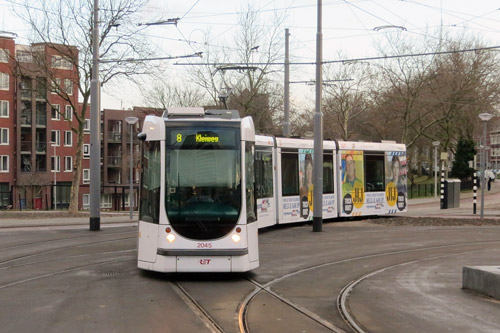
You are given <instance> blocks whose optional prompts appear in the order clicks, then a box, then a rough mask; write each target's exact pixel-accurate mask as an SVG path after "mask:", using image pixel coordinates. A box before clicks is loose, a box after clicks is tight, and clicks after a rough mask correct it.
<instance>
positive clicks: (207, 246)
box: [196, 243, 212, 249]
mask: <svg viewBox="0 0 500 333" xmlns="http://www.w3.org/2000/svg"><path fill="white" fill-rule="evenodd" d="M196 247H197V248H198V249H211V248H212V243H198V244H197V245H196Z"/></svg>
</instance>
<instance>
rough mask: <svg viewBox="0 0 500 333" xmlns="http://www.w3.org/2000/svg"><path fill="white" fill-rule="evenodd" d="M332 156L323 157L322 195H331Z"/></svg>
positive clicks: (332, 187) (332, 186) (325, 155)
mask: <svg viewBox="0 0 500 333" xmlns="http://www.w3.org/2000/svg"><path fill="white" fill-rule="evenodd" d="M334 188H335V186H334V184H333V155H331V154H324V155H323V193H333V192H334Z"/></svg>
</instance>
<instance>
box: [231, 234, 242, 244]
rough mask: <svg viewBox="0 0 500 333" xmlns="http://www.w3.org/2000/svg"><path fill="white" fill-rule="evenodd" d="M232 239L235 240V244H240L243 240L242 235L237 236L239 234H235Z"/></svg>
mask: <svg viewBox="0 0 500 333" xmlns="http://www.w3.org/2000/svg"><path fill="white" fill-rule="evenodd" d="M231 239H232V240H233V242H235V243H238V242H239V241H240V239H241V237H240V235H237V234H234V235H233V236H232V237H231Z"/></svg>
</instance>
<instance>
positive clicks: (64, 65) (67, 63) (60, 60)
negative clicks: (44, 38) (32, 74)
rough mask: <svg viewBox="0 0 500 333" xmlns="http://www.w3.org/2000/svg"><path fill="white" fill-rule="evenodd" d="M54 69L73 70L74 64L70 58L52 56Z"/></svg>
mask: <svg viewBox="0 0 500 333" xmlns="http://www.w3.org/2000/svg"><path fill="white" fill-rule="evenodd" d="M52 68H59V69H69V70H72V69H73V64H72V63H71V60H69V59H68V58H65V57H62V56H52Z"/></svg>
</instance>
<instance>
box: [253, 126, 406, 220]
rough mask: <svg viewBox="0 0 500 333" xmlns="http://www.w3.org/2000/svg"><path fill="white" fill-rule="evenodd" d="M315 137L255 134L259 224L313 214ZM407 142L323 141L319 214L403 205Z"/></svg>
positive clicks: (374, 211)
mask: <svg viewBox="0 0 500 333" xmlns="http://www.w3.org/2000/svg"><path fill="white" fill-rule="evenodd" d="M313 144H314V143H313V140H305V139H289V138H275V137H268V136H260V135H257V136H256V137H255V188H256V197H257V220H258V223H259V228H263V227H267V226H271V225H274V224H285V223H294V222H301V221H308V220H312V217H313V202H312V197H313V181H312V162H313V157H314V154H313ZM406 175H407V171H406V147H405V145H404V144H397V143H395V142H393V141H384V142H347V141H324V142H323V208H322V209H323V214H322V216H323V218H324V219H332V218H337V217H350V216H369V215H386V214H396V213H401V212H406V211H407V205H406V203H407V188H406Z"/></svg>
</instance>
